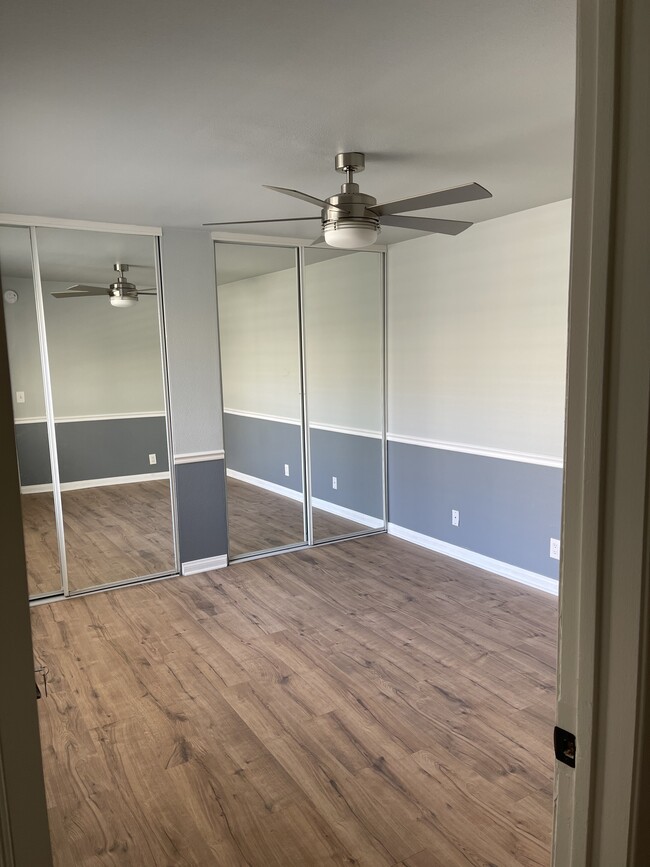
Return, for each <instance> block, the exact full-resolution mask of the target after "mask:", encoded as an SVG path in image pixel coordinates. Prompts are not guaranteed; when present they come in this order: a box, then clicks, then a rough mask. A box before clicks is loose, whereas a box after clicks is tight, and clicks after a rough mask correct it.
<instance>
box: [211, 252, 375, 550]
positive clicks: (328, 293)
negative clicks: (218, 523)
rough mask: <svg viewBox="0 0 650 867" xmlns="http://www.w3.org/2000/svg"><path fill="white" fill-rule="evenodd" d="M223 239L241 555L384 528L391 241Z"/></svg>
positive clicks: (228, 447)
mask: <svg viewBox="0 0 650 867" xmlns="http://www.w3.org/2000/svg"><path fill="white" fill-rule="evenodd" d="M215 247H216V251H215V255H216V268H217V297H218V309H219V343H220V350H221V377H222V391H223V426H224V450H225V462H226V473H227V501H228V534H229V557H230V559H231V560H232V559H237V558H242V557H250V556H259V555H261V554H263V553H271V552H277V551H280V550H286V549H288V548H293V547H300V546H304V545H307V544H317V543H319V542H323V541H330V540H332V539H340V538H346V537H349V536H354V535H360V534H367V533H369V532H377V531H380V530H383V529H385V527H386V523H385V505H384V504H385V481H384V480H385V431H384V428H385V425H384V276H383V275H384V256H383V254H382V253H374V252H353V253H348V252H343V251H340V250H331V249H324V248H313V249H302V248H299V247H285V246H281V245H262V244H249V243H244V242H242V243H231V242H229V241H225V240H224V241H217V242H216V245H215Z"/></svg>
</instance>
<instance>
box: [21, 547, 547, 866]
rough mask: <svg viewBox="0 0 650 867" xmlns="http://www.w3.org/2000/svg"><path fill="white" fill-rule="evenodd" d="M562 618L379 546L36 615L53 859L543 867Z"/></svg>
mask: <svg viewBox="0 0 650 867" xmlns="http://www.w3.org/2000/svg"><path fill="white" fill-rule="evenodd" d="M556 619H557V610H556V600H555V599H554V598H552V597H549V596H547V595H545V594H542V593H541V592H536V591H533V590H528V589H526V588H523V587H520V586H519V585H517V584H514V583H512V582H509V581H507V580H505V579H500V578H497V577H495V576H491V575H489V574H488V573H485V572H482V571H480V570H478V569H476V568H473V567H470V566H467V565H464V564H461V563H458V562H455V561H453V560H449V559H447V558H444V557H442V556H440V555H436V554H433V553H431V552H428V551H425V550H423V549H420V548H417V547H415V546H412V545H409V544H407V543H406V542H403V541H401V540H396V539H393V538H390V537H387V536H375V537H371V538H367V539H359V540H354V541H348V542H345V543H342V544H339V545H329V546H325V547H322V548H317V549H311V550H309V551H301V552H292V553H289V554H285V555H282V556H278V557H271V558H267V559H265V560H258V561H254V562H249V563H243V564H239V565H236V566H232V567H230V568H229V569H227V570H223V571H219V572H211V573H207V574H203V575H195V576H190V577H184V578H173V579H169V580H166V581H161V582H156V583H152V584H147V585H141V586H138V587H129V588H124V589H121V590H115V591H112V592H110V593H105V594H97V595H92V596H87V597H83V598H78V599H74V600H70V601H65V602H61V603H54V604H50V605H43V606H40V607H36V608H34V609H33V610H32V620H33V634H34V647H35V652H36V658H37V661H38V662H39V663H42V664H45V665H47V666H48V667H49V670H50V677H51V688H50V695H49V697H48V698H47V699H44V700H42V701H39V702H38V707H39V713H40V723H41V737H42V746H43V755H44V765H45V779H46V789H47V800H48V806H49V818H50V823H51V833H52V839H53V844H54V851H55V861H56V865H57V867H80V865H83V867H90V865H92V867H99V865H113V867H115V865H129V867H167V865H178V867H181V865H194V867H199V865H200V867H212V865H216V867H229V865H236V867H244V865H249V867H310V865H323V867H324V865H328V867H332V865H348V867H349V865H358V867H389V865H401V867H456V865H483V867H487V865H497V867H515V865H517V867H521V865H547V864H549V861H550V836H551V807H552V804H551V801H552V778H553V756H552V750H551V732H552V725H553V717H554V693H555V674H554V667H555V640H556V634H555V628H556Z"/></svg>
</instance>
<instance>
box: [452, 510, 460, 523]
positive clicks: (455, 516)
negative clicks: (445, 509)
mask: <svg viewBox="0 0 650 867" xmlns="http://www.w3.org/2000/svg"><path fill="white" fill-rule="evenodd" d="M451 526H452V527H460V512H459V511H458V509H452V510H451Z"/></svg>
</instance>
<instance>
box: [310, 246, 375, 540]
mask: <svg viewBox="0 0 650 867" xmlns="http://www.w3.org/2000/svg"><path fill="white" fill-rule="evenodd" d="M304 255H305V265H304V288H303V304H304V319H305V357H306V368H307V409H308V419H309V456H310V474H311V509H312V521H313V540H314V542H318V541H323V540H326V539H332V538H336V537H340V536H347V535H350V534H356V533H367V532H368V531H369V530H373V529H374V530H377V529H383V528H384V527H385V526H386V525H385V513H384V512H385V506H384V503H385V496H384V454H385V450H384V434H383V432H384V280H383V256H382V254H381V253H372V252H354V253H341V252H340V251H331V252H330V251H326V250H322V249H314V250H312V249H306V250H305V254H304Z"/></svg>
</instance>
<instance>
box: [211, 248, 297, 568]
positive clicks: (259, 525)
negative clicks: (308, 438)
mask: <svg viewBox="0 0 650 867" xmlns="http://www.w3.org/2000/svg"><path fill="white" fill-rule="evenodd" d="M215 247H216V265H217V297H218V306H219V342H220V347H221V378H222V390H223V406H224V415H223V418H224V447H225V460H226V473H227V491H228V538H229V556H230V557H231V558H233V557H239V556H243V555H247V554H254V553H259V552H262V551H270V550H277V549H279V548H284V547H288V546H293V545H300V544H304V543H305V541H306V538H307V537H306V529H305V510H304V489H305V488H304V480H303V465H304V462H303V455H302V399H301V360H300V359H301V355H300V317H299V304H298V281H297V267H296V258H297V253H296V250H295V249H294V248H286V247H268V246H261V245H250V244H230V243H222V242H217V244H216V245H215Z"/></svg>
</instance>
